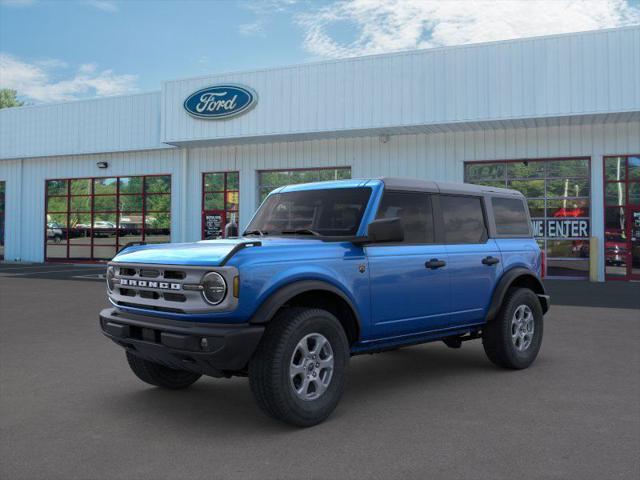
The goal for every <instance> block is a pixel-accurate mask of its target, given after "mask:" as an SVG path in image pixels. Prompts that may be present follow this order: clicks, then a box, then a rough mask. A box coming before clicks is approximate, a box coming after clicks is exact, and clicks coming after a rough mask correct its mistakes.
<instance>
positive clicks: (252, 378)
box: [249, 308, 350, 427]
mask: <svg viewBox="0 0 640 480" xmlns="http://www.w3.org/2000/svg"><path fill="white" fill-rule="evenodd" d="M313 334H320V335H322V336H324V337H325V339H326V340H328V342H329V344H330V347H331V350H332V351H333V371H332V376H331V378H330V381H329V384H328V386H327V389H326V390H325V391H324V392H323V393H322V394H321V395H320V396H319V397H318V398H315V399H311V400H306V399H302V398H299V397H298V395H297V394H296V392H295V390H294V386H293V382H294V380H292V379H291V377H290V373H289V367H290V363H291V361H292V357H293V356H294V353H295V352H296V350H297V348H298V347H297V346H298V343H299V342H300V341H301V340H302V339H303V338H305V336H307V335H313ZM349 358H350V353H349V342H348V341H347V336H346V335H345V332H344V329H343V328H342V325H340V322H339V321H338V320H337V319H336V317H334V316H333V315H332V314H331V313H329V312H327V311H325V310H320V309H316V308H287V309H284V310H282V311H281V312H279V313H278V314H277V315H276V317H275V318H274V319H273V320H271V322H269V324H268V325H267V329H266V331H265V334H264V337H263V338H262V340H261V341H260V344H259V345H258V349H257V350H256V352H255V354H254V355H253V357H252V359H251V361H250V362H249V383H250V385H251V391H252V392H253V395H254V396H255V399H256V401H257V403H258V405H259V406H260V408H261V409H262V410H263V411H264V412H265V413H266V414H267V415H268V416H270V417H272V418H275V419H277V420H280V421H283V422H285V423H288V424H291V425H295V426H299V427H310V426H312V425H316V424H318V423H320V422H322V421H323V420H325V419H326V418H327V417H328V416H329V415H330V414H331V412H333V410H334V409H335V408H336V406H337V404H338V401H339V400H340V397H341V396H342V392H343V391H344V387H345V381H346V374H347V367H348V365H349ZM323 373H326V372H322V371H318V378H319V377H320V376H321V375H322V374H323Z"/></svg>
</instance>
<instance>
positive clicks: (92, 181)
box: [42, 173, 173, 263]
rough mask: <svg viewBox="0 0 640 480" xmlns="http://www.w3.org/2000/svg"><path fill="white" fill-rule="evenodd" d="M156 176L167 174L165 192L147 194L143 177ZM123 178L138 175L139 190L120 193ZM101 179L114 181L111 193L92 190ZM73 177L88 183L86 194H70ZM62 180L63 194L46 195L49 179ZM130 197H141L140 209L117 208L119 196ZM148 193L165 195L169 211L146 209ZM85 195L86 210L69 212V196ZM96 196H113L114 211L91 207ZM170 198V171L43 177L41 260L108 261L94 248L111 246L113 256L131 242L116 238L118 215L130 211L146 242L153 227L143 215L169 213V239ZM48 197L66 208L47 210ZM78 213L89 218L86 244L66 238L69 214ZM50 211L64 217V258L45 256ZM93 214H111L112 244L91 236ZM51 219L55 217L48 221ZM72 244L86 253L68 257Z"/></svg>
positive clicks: (117, 233) (53, 180)
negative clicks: (138, 221) (61, 200)
mask: <svg viewBox="0 0 640 480" xmlns="http://www.w3.org/2000/svg"><path fill="white" fill-rule="evenodd" d="M157 177H169V191H168V192H152V193H147V186H146V183H147V179H149V178H157ZM124 178H140V179H142V188H141V191H140V192H139V193H121V192H120V184H121V179H124ZM104 179H114V180H115V193H95V183H96V180H104ZM77 180H88V181H89V182H90V191H89V193H88V194H85V193H82V194H75V195H74V194H72V193H71V184H72V182H73V181H77ZM56 181H57V182H66V186H65V191H66V193H64V194H59V193H57V194H53V195H49V193H48V185H49V182H56ZM127 196H129V197H134V196H140V197H141V198H142V205H141V210H140V211H139V212H138V211H132V210H121V208H120V199H121V197H127ZM148 196H168V197H169V210H148V209H147V197H148ZM83 197H86V198H88V199H89V201H90V208H89V210H86V211H85V210H82V211H72V210H71V200H72V198H83ZM96 197H98V198H100V197H115V198H116V204H115V210H104V211H102V210H99V211H97V210H96V209H95V199H96ZM172 197H173V177H172V175H171V174H170V173H158V174H149V175H106V176H101V177H95V176H90V177H69V178H59V177H56V178H46V179H45V180H44V225H43V233H44V235H43V242H42V244H43V258H44V260H45V262H60V263H68V262H70V261H73V262H76V263H99V262H108V261H109V259H105V258H102V257H96V256H95V254H94V251H95V248H96V247H98V248H100V247H113V248H114V249H115V253H114V255H116V254H117V253H118V252H119V251H120V250H121V249H122V247H124V246H126V245H127V244H129V243H131V242H126V243H121V241H120V239H121V238H122V237H121V228H120V217H121V215H122V214H127V213H129V214H131V213H140V214H141V228H140V235H139V237H140V241H141V242H146V237H147V231H152V230H156V229H154V228H152V227H147V224H146V220H147V216H152V215H148V214H154V213H156V214H157V213H160V214H168V215H169V219H170V220H169V238H170V239H171V235H172V228H171V222H172V219H171V217H172V213H173V212H172V206H173V205H172V204H173V202H172V199H173V198H172ZM50 198H64V199H66V205H67V207H66V210H65V211H62V212H49V199H50ZM74 213H75V214H80V215H87V216H89V217H90V219H91V221H90V226H89V229H88V232H89V238H90V242H89V243H88V244H81V243H73V242H72V241H70V240H71V239H70V237H69V232H70V230H71V228H70V227H69V221H70V218H71V215H72V214H74ZM50 214H53V215H64V216H65V220H66V221H65V225H64V227H63V228H62V230H63V231H64V232H65V234H66V237H65V243H64V246H65V247H66V255H65V256H64V257H49V256H47V246H48V245H49V243H48V237H47V230H48V219H47V216H48V215H50ZM96 214H98V215H115V228H114V229H113V231H114V232H115V235H114V237H113V238H114V243H113V244H100V243H97V244H96V242H95V239H96V238H97V237H96V236H95V234H94V230H96V229H95V227H94V225H95V222H96V221H97V220H96V218H95V217H96ZM52 221H55V220H52ZM72 247H81V248H82V249H85V250H88V251H89V254H88V255H87V256H86V257H72V256H71V248H72Z"/></svg>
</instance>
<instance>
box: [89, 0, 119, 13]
mask: <svg viewBox="0 0 640 480" xmlns="http://www.w3.org/2000/svg"><path fill="white" fill-rule="evenodd" d="M83 3H84V4H85V5H88V6H90V7H93V8H97V9H98V10H102V11H103V12H109V13H115V12H117V11H118V10H119V8H118V5H117V4H116V2H112V1H109V0H85V1H84V2H83Z"/></svg>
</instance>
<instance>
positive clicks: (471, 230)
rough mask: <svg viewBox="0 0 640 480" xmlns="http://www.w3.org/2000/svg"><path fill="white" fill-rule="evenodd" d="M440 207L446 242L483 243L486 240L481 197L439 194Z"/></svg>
mask: <svg viewBox="0 0 640 480" xmlns="http://www.w3.org/2000/svg"><path fill="white" fill-rule="evenodd" d="M440 207H441V208H442V220H443V223H444V236H445V241H446V242H447V243H483V242H485V241H486V240H487V227H486V225H485V223H484V214H483V212H482V199H481V198H479V197H463V196H458V195H441V196H440Z"/></svg>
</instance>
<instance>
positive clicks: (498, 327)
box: [482, 288, 543, 370]
mask: <svg viewBox="0 0 640 480" xmlns="http://www.w3.org/2000/svg"><path fill="white" fill-rule="evenodd" d="M522 305H524V306H527V307H528V308H529V309H530V311H531V312H532V314H533V326H534V331H533V335H532V338H531V341H530V344H529V345H528V347H527V348H525V349H524V350H522V351H520V350H518V348H516V345H514V341H513V340H512V319H513V317H514V314H515V313H516V309H518V307H520V306H522ZM542 331H543V314H542V306H541V305H540V301H539V300H538V297H537V296H536V294H535V293H533V292H532V291H531V290H529V289H528V288H511V289H509V291H508V292H507V294H506V295H505V298H504V301H503V303H502V307H501V308H500V312H498V315H497V316H496V318H494V319H493V320H491V321H490V322H489V323H487V325H486V326H485V327H484V331H483V334H482V345H483V347H484V351H485V353H486V354H487V357H489V360H491V361H492V362H493V363H494V364H496V365H498V366H499V367H503V368H510V369H514V370H519V369H522V368H527V367H528V366H529V365H531V363H532V362H533V361H534V360H535V359H536V357H537V356H538V352H539V351H540V346H541V345H542Z"/></svg>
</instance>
